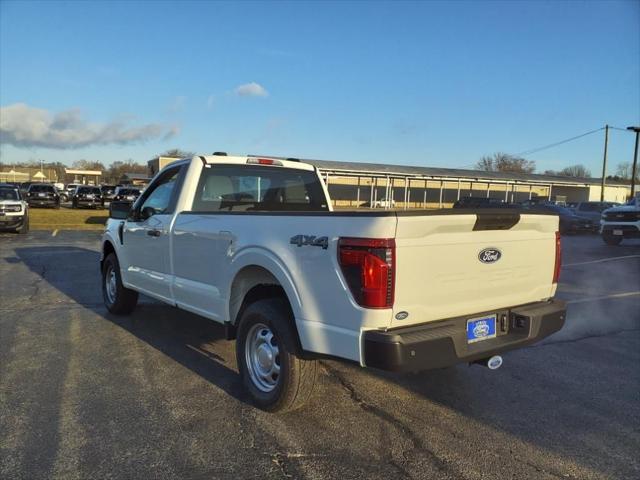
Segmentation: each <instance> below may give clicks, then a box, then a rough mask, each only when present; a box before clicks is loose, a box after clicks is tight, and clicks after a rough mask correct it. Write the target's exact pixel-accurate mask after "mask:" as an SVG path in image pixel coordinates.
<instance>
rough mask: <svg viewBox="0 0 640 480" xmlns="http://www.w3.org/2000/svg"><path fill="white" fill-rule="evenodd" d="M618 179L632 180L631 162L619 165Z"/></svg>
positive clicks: (617, 168)
mask: <svg viewBox="0 0 640 480" xmlns="http://www.w3.org/2000/svg"><path fill="white" fill-rule="evenodd" d="M616 177H620V178H623V179H625V180H631V164H630V163H629V162H623V163H619V164H618V166H617V167H616Z"/></svg>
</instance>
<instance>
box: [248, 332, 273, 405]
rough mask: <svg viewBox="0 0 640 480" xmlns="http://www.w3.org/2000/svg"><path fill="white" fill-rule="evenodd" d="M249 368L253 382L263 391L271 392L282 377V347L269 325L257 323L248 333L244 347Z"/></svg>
mask: <svg viewBox="0 0 640 480" xmlns="http://www.w3.org/2000/svg"><path fill="white" fill-rule="evenodd" d="M244 354H245V360H246V363H247V370H248V371H249V376H250V378H251V381H252V382H253V384H254V385H255V386H256V388H258V389H259V390H261V391H263V392H267V393H268V392H271V391H273V389H275V388H276V386H277V385H278V379H279V378H280V349H279V347H278V340H277V339H276V337H275V335H274V334H273V332H272V331H271V329H270V328H269V327H267V326H266V325H264V324H262V323H257V324H255V325H253V326H252V327H251V330H249V333H248V334H247V341H246V343H245V348H244Z"/></svg>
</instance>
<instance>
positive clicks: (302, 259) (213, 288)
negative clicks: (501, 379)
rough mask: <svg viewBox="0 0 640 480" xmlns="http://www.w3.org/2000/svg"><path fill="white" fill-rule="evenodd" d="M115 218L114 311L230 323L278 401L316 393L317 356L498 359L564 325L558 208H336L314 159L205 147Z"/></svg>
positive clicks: (108, 282) (253, 389) (114, 211)
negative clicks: (154, 303)
mask: <svg viewBox="0 0 640 480" xmlns="http://www.w3.org/2000/svg"><path fill="white" fill-rule="evenodd" d="M460 213H464V215H460ZM111 216H112V218H110V219H109V220H108V221H107V225H106V230H105V233H104V236H103V239H102V247H101V257H100V267H101V271H102V293H103V299H104V303H105V305H106V308H107V309H108V310H109V312H111V313H113V314H127V313H130V312H131V311H132V310H133V309H134V308H135V306H136V303H137V300H138V292H143V293H144V294H145V295H149V296H151V297H154V298H156V299H159V300H160V301H163V302H166V303H167V304H169V305H172V306H176V307H178V308H182V309H184V310H187V311H190V312H193V313H196V314H199V315H202V316H204V317H206V318H208V319H211V320H213V321H215V322H219V323H220V324H222V325H223V326H224V327H225V331H226V333H227V338H229V339H233V338H235V339H236V352H237V362H238V369H239V372H240V378H241V381H242V383H243V384H244V387H245V388H246V390H247V391H248V392H249V395H250V397H251V398H252V399H253V401H254V403H255V404H257V405H258V406H259V407H261V408H263V409H265V410H268V411H286V410H292V409H295V408H297V407H299V406H301V405H302V404H303V403H304V402H305V401H306V399H308V398H309V397H310V395H311V393H312V391H313V387H314V384H315V382H316V377H317V362H316V360H317V359H318V358H322V357H330V358H343V359H347V360H350V361H354V362H356V363H358V364H359V365H361V366H363V367H370V368H378V369H382V370H391V371H401V370H409V371H416V370H426V369H430V368H442V367H446V366H449V365H453V364H455V363H458V362H465V363H466V362H469V363H471V362H480V363H482V364H484V365H486V366H488V367H489V368H492V369H496V368H498V367H499V366H500V365H501V363H502V358H501V357H500V354H501V353H502V352H505V351H507V350H511V349H515V348H518V347H523V346H526V345H530V344H532V343H534V342H536V341H538V340H540V339H542V338H544V337H546V336H548V335H551V334H552V333H554V332H556V331H557V330H559V329H560V328H561V327H562V325H563V324H564V321H565V304H564V303H563V302H562V301H561V300H556V299H554V295H555V292H556V288H557V283H558V276H559V273H560V235H559V234H558V217H557V216H556V215H551V214H549V213H548V212H543V214H535V212H530V214H529V215H526V217H527V218H526V221H525V223H526V226H524V227H523V228H518V224H519V223H520V222H521V218H522V216H521V215H520V212H519V211H516V210H500V211H497V210H496V211H488V210H484V209H483V210H478V211H477V212H475V213H470V212H467V211H456V210H438V211H391V212H390V211H371V210H366V211H350V212H341V211H338V212H334V211H333V208H332V206H331V200H330V198H329V195H328V191H327V188H326V186H325V185H324V183H323V181H322V178H321V177H320V174H319V173H318V171H317V169H316V168H315V167H313V166H312V165H309V164H305V163H301V162H297V161H289V160H280V159H274V158H256V157H251V156H249V157H239V156H233V157H232V156H226V157H221V156H201V157H194V158H192V159H187V160H181V161H177V162H174V163H171V164H170V165H168V166H166V167H165V168H164V169H163V170H162V171H161V172H160V173H158V174H157V175H156V177H155V178H154V180H153V181H152V183H151V184H150V185H149V186H148V188H147V189H146V191H145V192H144V194H143V195H142V196H141V197H140V198H139V199H138V200H137V201H136V203H135V204H134V205H133V207H132V206H131V205H130V204H128V203H123V202H113V203H112V204H111ZM469 216H474V219H473V220H470V219H469ZM533 368H535V366H534V367H533Z"/></svg>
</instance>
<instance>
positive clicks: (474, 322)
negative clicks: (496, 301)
mask: <svg viewBox="0 0 640 480" xmlns="http://www.w3.org/2000/svg"><path fill="white" fill-rule="evenodd" d="M496 318H497V315H496V314H492V315H485V316H483V317H478V318H472V319H469V320H467V343H468V344H470V343H477V342H481V341H483V340H488V339H490V338H496Z"/></svg>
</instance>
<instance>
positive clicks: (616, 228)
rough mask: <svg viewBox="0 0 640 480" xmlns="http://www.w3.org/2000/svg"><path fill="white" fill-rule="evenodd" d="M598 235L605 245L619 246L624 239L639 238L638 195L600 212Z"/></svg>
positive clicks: (639, 213)
mask: <svg viewBox="0 0 640 480" xmlns="http://www.w3.org/2000/svg"><path fill="white" fill-rule="evenodd" d="M600 234H601V235H602V239H603V240H604V242H605V243H606V244H607V245H620V243H621V242H622V240H623V239H624V238H640V194H637V195H636V196H635V197H634V198H632V199H630V200H629V201H628V202H627V203H626V204H624V205H621V206H619V207H612V208H608V209H607V210H605V211H604V212H602V219H601V221H600Z"/></svg>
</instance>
